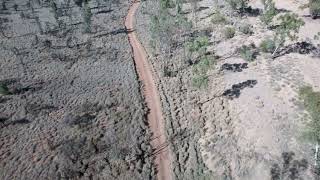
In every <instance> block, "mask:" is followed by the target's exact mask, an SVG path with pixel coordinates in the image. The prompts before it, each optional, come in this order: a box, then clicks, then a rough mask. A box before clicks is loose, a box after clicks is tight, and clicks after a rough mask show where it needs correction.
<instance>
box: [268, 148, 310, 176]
mask: <svg viewBox="0 0 320 180" xmlns="http://www.w3.org/2000/svg"><path fill="white" fill-rule="evenodd" d="M294 156H295V154H294V152H283V153H282V166H281V165H279V164H276V163H275V164H273V165H272V166H271V168H270V175H271V180H297V179H301V175H302V173H303V172H305V171H306V170H307V169H308V166H309V164H308V161H307V160H306V159H301V160H295V159H294Z"/></svg>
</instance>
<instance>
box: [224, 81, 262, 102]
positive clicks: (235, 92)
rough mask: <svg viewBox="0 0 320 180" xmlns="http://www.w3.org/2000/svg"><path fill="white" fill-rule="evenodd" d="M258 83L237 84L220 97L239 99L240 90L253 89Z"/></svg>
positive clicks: (245, 82)
mask: <svg viewBox="0 0 320 180" xmlns="http://www.w3.org/2000/svg"><path fill="white" fill-rule="evenodd" d="M257 83H258V81H257V80H247V81H244V82H242V83H239V84H234V85H232V87H231V89H227V90H225V91H224V92H223V94H222V96H225V97H227V98H228V99H231V100H232V99H234V98H239V97H240V94H241V90H243V89H245V88H248V87H249V88H253V87H254V86H255V85H256V84H257Z"/></svg>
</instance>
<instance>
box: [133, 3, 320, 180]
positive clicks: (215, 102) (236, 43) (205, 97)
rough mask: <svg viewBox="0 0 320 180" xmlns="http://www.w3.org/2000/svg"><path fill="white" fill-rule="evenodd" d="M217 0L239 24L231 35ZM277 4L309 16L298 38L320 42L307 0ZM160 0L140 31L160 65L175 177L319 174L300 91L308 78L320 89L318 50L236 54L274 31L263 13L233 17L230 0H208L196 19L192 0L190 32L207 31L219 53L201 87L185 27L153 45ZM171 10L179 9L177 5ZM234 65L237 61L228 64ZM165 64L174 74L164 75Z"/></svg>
mask: <svg viewBox="0 0 320 180" xmlns="http://www.w3.org/2000/svg"><path fill="white" fill-rule="evenodd" d="M217 3H218V4H219V7H220V8H221V11H222V12H223V13H225V14H226V17H227V18H229V21H230V22H229V25H230V26H234V27H236V34H235V37H233V38H230V39H225V38H223V37H222V34H221V30H222V29H223V26H222V27H221V26H220V25H214V24H213V23H212V22H211V18H212V14H214V9H215V8H216V7H217ZM275 3H276V7H277V9H278V10H279V11H281V12H294V13H297V14H298V15H299V17H300V18H302V19H303V20H304V21H305V25H304V26H303V27H302V28H301V30H300V32H299V39H298V40H297V42H308V43H311V44H313V45H314V46H315V47H318V44H319V41H318V40H315V39H314V38H313V37H314V35H315V34H317V32H318V31H319V29H320V27H319V26H320V21H319V19H311V18H310V16H308V14H309V12H308V10H307V9H306V10H302V9H300V8H299V7H300V6H302V5H303V4H305V3H307V1H305V0H301V1H290V0H288V1H283V0H279V1H278V0H277V1H275ZM155 4H156V2H155V1H151V2H150V1H149V2H148V1H147V2H144V3H143V4H142V6H141V9H140V14H138V16H137V27H138V29H137V31H138V33H139V34H140V39H142V42H144V46H145V47H146V48H147V50H148V52H149V56H150V58H149V59H150V61H151V63H152V64H153V66H154V68H155V71H156V77H157V79H158V87H159V89H160V91H161V95H162V96H161V98H162V103H163V110H164V112H165V115H166V120H167V133H168V136H169V137H171V148H172V152H173V153H174V154H175V155H174V159H173V165H174V174H175V177H176V179H239V180H244V179H246V180H248V179H252V180H253V179H254V180H255V179H277V178H278V177H280V176H282V178H284V179H317V178H316V177H315V174H314V173H313V171H314V169H313V168H314V166H313V161H314V159H313V153H314V152H313V151H314V149H313V148H312V147H311V144H310V143H309V142H308V141H306V140H304V139H302V138H301V136H302V131H303V129H304V125H305V123H306V119H305V113H306V112H305V111H304V107H303V105H302V103H301V100H300V99H299V95H298V90H299V88H301V87H302V86H304V85H311V86H313V87H314V88H315V89H316V90H319V86H320V84H319V83H320V82H319V79H320V77H319V73H318V72H319V68H320V66H319V54H317V53H316V52H315V53H311V52H309V53H306V54H304V53H298V52H293V53H288V54H282V55H281V56H280V57H277V58H275V59H272V58H271V56H270V54H267V53H260V54H259V55H258V56H257V59H256V60H255V61H254V62H247V61H245V60H244V59H243V58H242V57H240V55H239V54H237V53H235V52H236V51H237V49H238V48H240V47H241V46H242V45H249V44H254V45H255V46H259V44H260V42H261V41H262V40H263V39H264V38H265V37H268V36H270V35H271V34H272V31H271V30H270V29H267V28H266V27H265V26H263V25H262V23H261V21H260V18H259V16H257V15H252V14H247V15H244V16H242V17H241V16H237V15H236V16H234V15H233V14H232V13H231V12H230V10H229V9H228V5H226V3H225V1H213V0H203V1H200V2H199V3H198V7H197V16H196V17H197V19H195V18H194V16H193V14H192V13H191V12H192V3H188V2H187V1H184V3H183V6H182V12H183V13H182V14H184V16H185V17H187V18H188V19H189V20H190V21H192V23H193V29H192V32H193V33H191V35H190V36H192V34H197V33H198V32H203V33H202V34H201V33H200V35H203V34H205V35H207V36H208V37H209V47H208V50H207V51H208V52H210V53H211V52H213V53H214V54H215V55H216V56H218V57H220V58H218V59H217V60H216V64H215V66H214V67H211V68H210V70H209V71H208V75H209V83H208V87H207V88H205V89H196V88H194V87H192V82H191V78H192V74H193V67H192V65H191V66H188V65H186V64H185V62H184V61H183V60H184V58H185V56H184V48H183V45H179V44H183V43H184V42H183V38H181V37H177V36H179V33H177V32H176V34H174V33H173V35H172V36H170V35H169V36H170V38H171V40H172V41H173V43H172V44H173V45H172V48H171V49H170V51H165V50H164V51H163V49H161V48H160V50H159V49H157V48H156V49H155V48H154V47H153V45H152V43H150V42H151V41H152V39H153V38H154V37H153V36H152V32H151V31H152V28H154V27H152V21H151V20H150V19H151V18H150V17H152V16H153V15H159V14H157V13H159V7H156V6H155ZM250 6H251V7H252V8H253V9H256V8H258V9H262V4H261V1H259V0H256V1H250ZM170 13H171V14H175V9H170ZM173 16H174V15H173ZM243 23H248V24H249V25H252V30H253V34H247V35H246V34H244V33H242V32H239V30H238V28H239V27H240V25H242V24H243ZM150 24H151V25H150ZM173 24H174V25H173V26H178V25H177V23H173ZM172 29H174V28H172ZM148 32H149V33H148ZM147 34H149V35H147ZM198 35H199V34H198ZM294 43H295V42H288V44H294ZM161 50H162V51H161ZM170 53H171V54H170ZM230 66H234V67H235V66H237V68H231V69H230V68H229V69H228V68H227V67H230ZM167 67H169V68H167ZM166 68H167V69H169V71H170V72H171V74H169V75H166V71H165V70H164V69H166ZM223 95H227V96H223ZM204 164H205V165H204ZM278 175H279V176H278Z"/></svg>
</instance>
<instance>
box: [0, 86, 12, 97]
mask: <svg viewBox="0 0 320 180" xmlns="http://www.w3.org/2000/svg"><path fill="white" fill-rule="evenodd" d="M9 94H11V93H10V91H9V88H8V87H7V86H6V85H4V84H0V95H9Z"/></svg>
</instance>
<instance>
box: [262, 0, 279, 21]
mask: <svg viewBox="0 0 320 180" xmlns="http://www.w3.org/2000/svg"><path fill="white" fill-rule="evenodd" d="M261 1H262V3H263V5H264V9H263V14H262V15H261V17H260V20H261V21H262V22H263V23H264V24H266V25H269V24H270V23H271V22H272V20H273V18H274V17H275V16H276V15H277V9H276V6H275V3H274V2H273V0H261Z"/></svg>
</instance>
